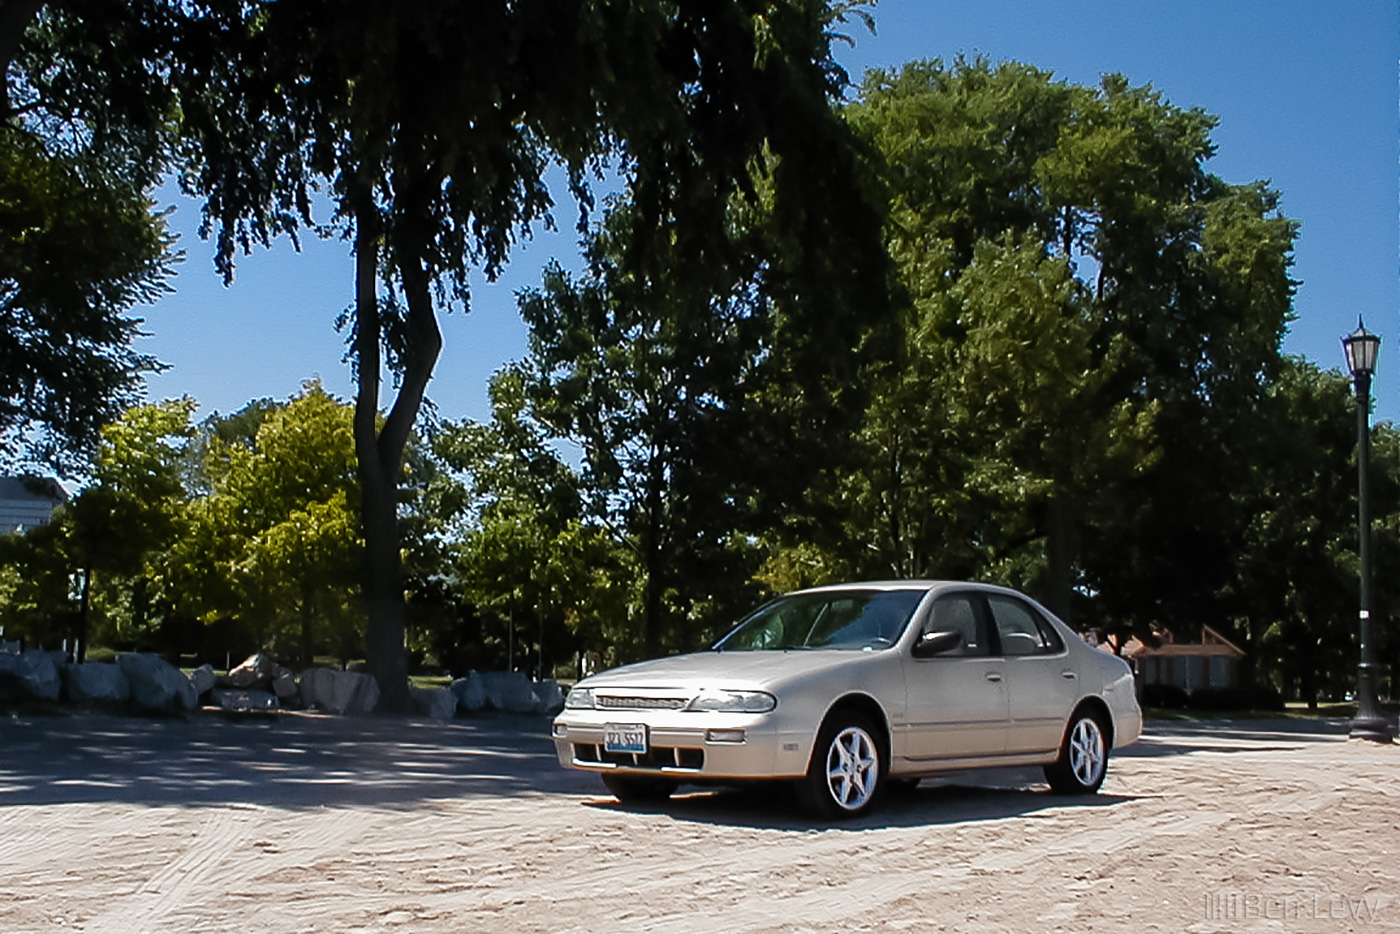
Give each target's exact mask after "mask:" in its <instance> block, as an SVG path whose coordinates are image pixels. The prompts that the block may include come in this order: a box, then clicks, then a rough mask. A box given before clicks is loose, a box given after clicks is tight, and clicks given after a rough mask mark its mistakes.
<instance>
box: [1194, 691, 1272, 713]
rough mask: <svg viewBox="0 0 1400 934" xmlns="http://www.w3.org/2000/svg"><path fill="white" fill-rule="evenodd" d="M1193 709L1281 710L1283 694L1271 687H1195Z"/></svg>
mask: <svg viewBox="0 0 1400 934" xmlns="http://www.w3.org/2000/svg"><path fill="white" fill-rule="evenodd" d="M1190 706H1191V708H1192V709H1193V710H1210V711H1222V710H1283V696H1282V695H1280V694H1279V692H1278V691H1276V690H1274V689H1273V688H1272V687H1261V688H1245V687H1232V688H1197V689H1196V690H1194V691H1192V692H1191V698H1190Z"/></svg>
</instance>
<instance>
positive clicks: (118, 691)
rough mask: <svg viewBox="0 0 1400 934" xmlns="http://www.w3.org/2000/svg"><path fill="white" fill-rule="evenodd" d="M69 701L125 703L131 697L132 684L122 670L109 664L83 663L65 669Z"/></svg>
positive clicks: (64, 674)
mask: <svg viewBox="0 0 1400 934" xmlns="http://www.w3.org/2000/svg"><path fill="white" fill-rule="evenodd" d="M63 684H64V687H66V688H67V689H68V699H69V700H71V701H74V702H76V703H79V704H83V703H88V702H91V701H115V702H118V703H120V702H123V701H126V700H127V699H129V698H130V697H131V682H130V681H128V680H127V678H126V675H124V674H122V670H121V669H120V668H119V667H117V666H116V665H114V664H110V663H107V662H82V663H81V664H77V665H68V666H67V667H65V668H64V669H63Z"/></svg>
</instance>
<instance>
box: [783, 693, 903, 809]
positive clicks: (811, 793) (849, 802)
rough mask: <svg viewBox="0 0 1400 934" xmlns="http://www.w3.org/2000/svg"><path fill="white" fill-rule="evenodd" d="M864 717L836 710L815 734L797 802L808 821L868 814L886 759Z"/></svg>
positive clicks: (881, 779) (800, 783) (876, 795)
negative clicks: (815, 741)
mask: <svg viewBox="0 0 1400 934" xmlns="http://www.w3.org/2000/svg"><path fill="white" fill-rule="evenodd" d="M879 737H880V732H879V730H877V729H876V728H875V725H874V724H873V723H871V722H870V718H868V717H866V716H864V715H863V714H860V713H857V712H855V711H844V712H842V711H838V712H837V713H835V714H832V716H830V717H829V718H828V719H827V721H826V723H825V724H823V725H822V729H821V732H820V733H818V734H817V745H816V747H815V748H814V749H813V750H812V762H811V764H810V765H809V766H808V767H807V775H806V777H804V778H801V779H799V780H798V782H797V791H798V800H799V801H800V802H801V804H802V808H803V810H805V811H806V812H807V813H808V814H810V815H812V816H813V817H822V818H831V817H838V818H846V817H858V816H860V815H861V814H864V813H866V812H867V811H869V810H870V809H871V808H872V807H873V806H874V805H875V801H876V799H877V798H878V796H879V793H880V788H881V785H882V784H883V782H884V777H885V776H884V771H885V762H886V761H887V760H886V757H885V753H884V750H883V748H882V747H881V745H880V738H879Z"/></svg>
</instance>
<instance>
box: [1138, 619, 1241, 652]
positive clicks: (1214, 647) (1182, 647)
mask: <svg viewBox="0 0 1400 934" xmlns="http://www.w3.org/2000/svg"><path fill="white" fill-rule="evenodd" d="M1158 635H1159V636H1160V637H1161V640H1162V641H1161V644H1160V645H1158V646H1155V647H1153V646H1150V645H1147V644H1145V643H1143V642H1142V641H1140V640H1138V639H1136V638H1133V639H1130V640H1128V644H1127V645H1125V646H1124V647H1123V654H1124V655H1126V656H1128V657H1130V658H1152V657H1158V658H1160V657H1178V658H1180V657H1191V658H1202V657H1210V656H1223V657H1225V658H1243V657H1244V655H1245V651H1244V649H1242V648H1240V647H1239V646H1237V645H1235V644H1234V643H1233V642H1231V641H1230V640H1229V639H1226V638H1225V637H1224V636H1222V635H1221V634H1220V633H1219V632H1216V631H1215V630H1214V629H1212V628H1210V627H1209V626H1202V627H1201V641H1200V642H1177V641H1176V639H1175V637H1174V636H1173V634H1172V631H1171V630H1170V629H1162V630H1159V631H1158Z"/></svg>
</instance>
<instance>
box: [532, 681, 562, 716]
mask: <svg viewBox="0 0 1400 934" xmlns="http://www.w3.org/2000/svg"><path fill="white" fill-rule="evenodd" d="M535 701H536V709H538V710H540V711H542V712H543V713H547V714H549V715H550V716H553V715H554V714H557V713H558V712H559V711H561V710H563V709H564V691H563V689H562V688H560V687H559V682H558V681H536V682H535Z"/></svg>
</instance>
